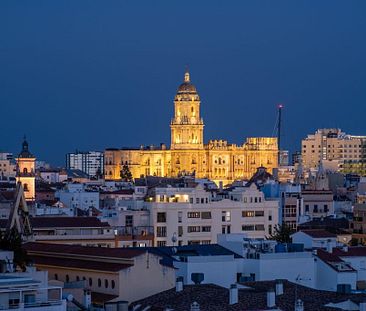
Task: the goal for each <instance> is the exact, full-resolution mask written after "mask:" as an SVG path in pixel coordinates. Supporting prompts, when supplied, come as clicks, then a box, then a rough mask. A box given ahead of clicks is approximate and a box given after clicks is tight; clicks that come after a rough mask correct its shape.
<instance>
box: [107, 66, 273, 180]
mask: <svg viewBox="0 0 366 311" xmlns="http://www.w3.org/2000/svg"><path fill="white" fill-rule="evenodd" d="M200 104H201V102H200V97H199V95H198V93H197V90H196V88H195V86H194V85H193V84H192V83H191V81H190V75H189V73H188V72H186V74H185V77H184V82H183V83H182V84H181V85H180V86H179V88H178V91H177V94H176V96H175V98H174V117H173V119H172V121H171V123H170V129H171V148H170V149H168V148H167V147H166V146H165V145H164V144H162V145H161V146H160V147H154V146H150V147H141V148H140V149H106V150H105V178H106V179H112V180H116V179H119V178H120V171H121V169H122V166H123V165H128V167H129V169H130V171H131V173H132V175H133V177H134V178H137V177H141V176H142V175H144V176H147V175H155V176H166V177H175V176H179V175H184V174H194V175H195V176H196V177H197V178H210V179H211V180H214V181H215V182H220V181H221V182H223V183H224V184H225V183H230V182H232V181H234V180H236V179H248V178H250V177H251V176H252V175H253V174H254V173H255V172H256V169H257V167H259V166H264V167H266V168H267V169H268V170H269V171H272V170H273V168H276V167H277V162H278V160H277V158H278V148H277V139H276V138H274V137H251V138H247V140H246V141H245V143H244V144H243V145H236V144H229V143H228V142H227V141H225V140H210V141H209V142H208V144H204V140H203V137H204V136H203V128H204V123H203V119H202V118H201V115H200Z"/></svg>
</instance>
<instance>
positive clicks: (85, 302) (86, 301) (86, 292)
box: [84, 289, 92, 309]
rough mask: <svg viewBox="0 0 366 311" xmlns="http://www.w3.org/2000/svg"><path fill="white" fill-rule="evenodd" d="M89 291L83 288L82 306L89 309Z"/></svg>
mask: <svg viewBox="0 0 366 311" xmlns="http://www.w3.org/2000/svg"><path fill="white" fill-rule="evenodd" d="M91 304H92V301H91V291H90V290H88V289H85V290H84V306H85V307H86V308H87V309H89V308H90V307H91Z"/></svg>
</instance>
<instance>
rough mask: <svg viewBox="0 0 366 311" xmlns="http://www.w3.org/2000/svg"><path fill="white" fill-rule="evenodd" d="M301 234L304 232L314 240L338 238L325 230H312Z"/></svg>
mask: <svg viewBox="0 0 366 311" xmlns="http://www.w3.org/2000/svg"><path fill="white" fill-rule="evenodd" d="M299 232H304V233H305V234H307V235H309V236H311V237H312V238H315V239H317V238H336V237H337V235H336V234H334V233H331V232H328V231H326V230H323V229H310V230H301V231H299Z"/></svg>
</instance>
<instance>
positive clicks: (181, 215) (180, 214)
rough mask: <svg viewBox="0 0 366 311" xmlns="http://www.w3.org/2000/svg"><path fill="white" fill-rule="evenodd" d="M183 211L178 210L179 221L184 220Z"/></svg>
mask: <svg viewBox="0 0 366 311" xmlns="http://www.w3.org/2000/svg"><path fill="white" fill-rule="evenodd" d="M182 217H183V212H178V222H182Z"/></svg>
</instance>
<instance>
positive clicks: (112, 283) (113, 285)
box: [111, 280, 116, 288]
mask: <svg viewBox="0 0 366 311" xmlns="http://www.w3.org/2000/svg"><path fill="white" fill-rule="evenodd" d="M111 285H112V288H115V287H116V282H115V281H114V280H112V282H111Z"/></svg>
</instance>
